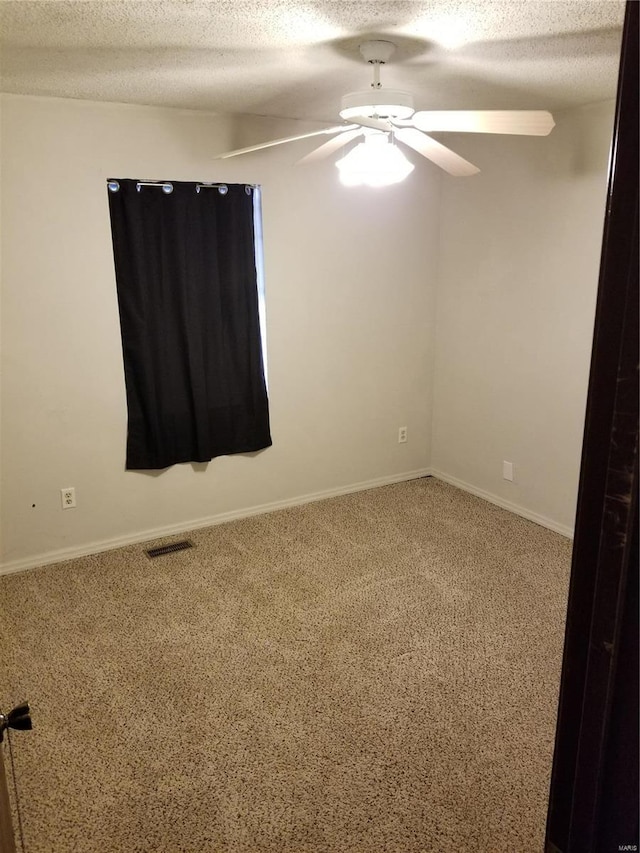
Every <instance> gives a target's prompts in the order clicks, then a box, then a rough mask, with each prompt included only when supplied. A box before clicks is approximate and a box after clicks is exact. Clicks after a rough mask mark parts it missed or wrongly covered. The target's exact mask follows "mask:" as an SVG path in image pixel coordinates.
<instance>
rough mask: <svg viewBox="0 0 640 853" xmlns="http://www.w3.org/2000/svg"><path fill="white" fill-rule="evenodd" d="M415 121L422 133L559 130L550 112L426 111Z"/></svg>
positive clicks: (536, 133)
mask: <svg viewBox="0 0 640 853" xmlns="http://www.w3.org/2000/svg"><path fill="white" fill-rule="evenodd" d="M412 122H413V125H414V127H417V128H418V130H425V131H427V132H430V131H437V130H443V131H444V130H447V131H452V132H454V133H458V132H461V133H516V134H522V135H524V136H547V135H548V134H549V133H551V131H552V130H553V128H554V127H555V122H554V120H553V116H552V115H551V113H550V112H547V111H546V110H442V111H438V110H422V111H420V112H417V113H414V114H413V118H412Z"/></svg>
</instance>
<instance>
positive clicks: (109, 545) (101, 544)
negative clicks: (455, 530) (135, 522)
mask: <svg viewBox="0 0 640 853" xmlns="http://www.w3.org/2000/svg"><path fill="white" fill-rule="evenodd" d="M430 474H431V470H430V469H429V468H419V469H418V470H416V471H406V472H404V473H402V474H390V475H388V476H386V477H375V478H374V479H373V480H366V481H364V482H361V483H352V484H350V485H348V486H339V487H337V488H335V489H324V490H323V491H321V492H312V493H310V494H306V495H297V496H296V497H292V498H285V499H284V500H279V501H272V502H270V503H266V504H259V505H257V506H251V507H243V508H242V509H237V510H231V511H230V512H222V513H219V514H218V515H212V516H209V517H207V518H198V519H194V520H192V521H186V522H180V523H179V524H170V525H167V526H165V527H156V528H154V529H152V530H141V531H139V532H137V533H131V534H128V535H127V536H116V537H114V538H112V539H102V540H100V541H98V542H88V543H85V544H83V545H77V546H74V547H72V548H61V549H59V550H56V551H48V552H46V553H44V554H36V555H34V556H31V557H24V558H23V559H21V560H11V561H8V562H6V563H2V564H0V575H8V574H12V573H14V572H24V571H27V570H28V569H35V568H38V567H39V566H48V565H51V564H52V563H62V562H64V561H65V560H74V559H76V557H87V556H89V555H90V554H100V553H101V552H103V551H112V550H114V549H115V548H123V547H125V546H126V545H137V544H139V543H141V542H150V541H152V540H154V539H162V538H164V537H165V536H175V535H177V534H179V533H186V532H187V531H190V530H198V529H199V528H201V527H212V526H213V525H216V524H224V523H225V522H227V521H236V520H237V519H240V518H249V517H250V516H252V515H263V514H264V513H267V512H274V511H275V510H278V509H287V508H288V507H292V506H301V505H302V504H306V503H312V502H314V501H322V500H325V499H326V498H335V497H339V496H340V495H349V494H352V493H354V492H364V491H366V490H367V489H375V488H378V486H389V485H391V484H393V483H403V482H405V481H406V480H417V479H419V478H421V477H428V476H430Z"/></svg>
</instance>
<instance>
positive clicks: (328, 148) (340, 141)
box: [296, 127, 362, 166]
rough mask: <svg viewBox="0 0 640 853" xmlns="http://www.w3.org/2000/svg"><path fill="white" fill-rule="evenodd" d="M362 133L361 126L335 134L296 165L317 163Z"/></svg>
mask: <svg viewBox="0 0 640 853" xmlns="http://www.w3.org/2000/svg"><path fill="white" fill-rule="evenodd" d="M361 133H362V128H360V127H359V128H358V129H357V130H348V131H347V132H346V133H341V134H340V135H339V136H334V137H333V139H330V140H329V141H328V142H325V143H323V144H322V145H321V146H320V147H319V148H315V149H314V150H313V151H312V152H311V153H310V154H307V156H306V157H303V158H302V160H298V162H297V163H296V166H306V165H307V163H315V161H316V160H322V159H324V158H325V157H328V156H329V155H330V154H333V152H334V151H337V150H338V149H339V148H342V146H343V145H346V144H347V143H348V142H351V140H352V139H355V138H356V136H360V135H361Z"/></svg>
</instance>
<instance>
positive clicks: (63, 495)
mask: <svg viewBox="0 0 640 853" xmlns="http://www.w3.org/2000/svg"><path fill="white" fill-rule="evenodd" d="M60 500H61V501H62V509H72V507H74V506H75V505H76V490H75V487H74V486H69V488H68V489H60Z"/></svg>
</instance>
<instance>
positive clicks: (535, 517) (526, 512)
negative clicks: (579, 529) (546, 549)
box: [430, 468, 573, 539]
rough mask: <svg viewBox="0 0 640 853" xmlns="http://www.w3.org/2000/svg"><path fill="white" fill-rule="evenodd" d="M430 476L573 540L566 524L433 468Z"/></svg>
mask: <svg viewBox="0 0 640 853" xmlns="http://www.w3.org/2000/svg"><path fill="white" fill-rule="evenodd" d="M430 474H431V475H432V476H433V477H435V478H436V479H437V480H444V482H445V483H449V484H450V485H452V486H455V487H456V488H458V489H462V491H463V492H469V493H470V494H472V495H476V497H478V498H482V499H483V500H485V501H489V503H492V504H495V505H496V506H499V507H502V509H507V510H509V512H513V513H514V514H515V515H520V516H522V518H526V519H527V520H528V521H533V522H534V523H535V524H539V525H540V526H541V527H547V528H548V529H549V530H553V531H554V532H555V533H560V534H561V535H562V536H566V537H567V539H573V528H572V527H568V526H567V525H566V524H559V523H558V522H557V521H554V520H553V519H552V518H547V517H546V516H544V515H539V514H538V513H537V512H533V511H532V510H530V509H527V508H526V507H523V506H520V505H519V504H515V503H512V501H508V500H506V499H505V498H501V497H498V495H494V494H492V493H491V492H485V490H484V489H479V488H478V487H477V486H472V485H471V484H470V483H465V482H464V480H459V479H458V478H457V477H452V476H451V475H450V474H445V473H444V471H438V470H436V469H435V468H431V469H430Z"/></svg>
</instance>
